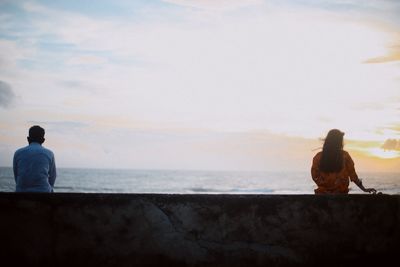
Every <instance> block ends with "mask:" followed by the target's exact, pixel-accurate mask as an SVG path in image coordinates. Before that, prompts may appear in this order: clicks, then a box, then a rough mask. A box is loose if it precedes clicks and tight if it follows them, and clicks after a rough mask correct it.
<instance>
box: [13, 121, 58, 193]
mask: <svg viewBox="0 0 400 267" xmlns="http://www.w3.org/2000/svg"><path fill="white" fill-rule="evenodd" d="M27 139H28V143H29V145H28V146H26V147H23V148H20V149H18V150H17V151H16V152H15V154H14V160H13V169H14V178H15V184H16V189H15V191H16V192H53V187H54V182H55V180H56V176H57V173H56V163H55V160H54V154H53V152H51V151H50V150H49V149H46V148H44V147H43V146H42V144H43V142H44V140H45V139H44V129H43V128H42V127H40V126H37V125H35V126H32V127H31V128H30V129H29V136H28V138H27Z"/></svg>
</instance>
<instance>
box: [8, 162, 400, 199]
mask: <svg viewBox="0 0 400 267" xmlns="http://www.w3.org/2000/svg"><path fill="white" fill-rule="evenodd" d="M359 176H360V178H362V180H363V184H364V186H365V187H373V188H375V189H377V190H378V191H380V192H382V193H384V194H400V173H386V172H385V173H359ZM315 188H316V187H315V184H314V182H313V181H312V179H311V177H310V173H308V172H256V171H188V170H126V169H75V168H58V169H57V179H56V183H55V187H54V191H55V192H74V193H162V194H314V189H315ZM13 191H15V181H14V176H13V171H12V168H10V167H0V192H13ZM362 193H363V192H362V191H361V190H360V189H359V188H358V187H357V186H356V185H355V184H353V183H351V184H350V194H362Z"/></svg>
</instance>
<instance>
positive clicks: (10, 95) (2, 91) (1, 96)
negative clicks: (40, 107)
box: [0, 81, 15, 108]
mask: <svg viewBox="0 0 400 267" xmlns="http://www.w3.org/2000/svg"><path fill="white" fill-rule="evenodd" d="M14 99H15V95H14V92H13V90H12V88H11V85H9V84H8V83H6V82H3V81H0V107H3V108H8V107H10V106H11V104H12V103H13V101H14Z"/></svg>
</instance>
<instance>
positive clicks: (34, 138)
mask: <svg viewBox="0 0 400 267" xmlns="http://www.w3.org/2000/svg"><path fill="white" fill-rule="evenodd" d="M28 141H29V143H32V142H35V143H39V144H42V143H43V142H44V129H43V128H42V127H40V126H38V125H34V126H32V127H31V128H30V129H29V136H28Z"/></svg>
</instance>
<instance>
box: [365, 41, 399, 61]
mask: <svg viewBox="0 0 400 267" xmlns="http://www.w3.org/2000/svg"><path fill="white" fill-rule="evenodd" d="M394 61H400V45H396V46H393V47H391V48H390V49H389V51H388V53H387V54H386V55H384V56H380V57H374V58H370V59H368V60H366V61H365V62H364V63H387V62H394Z"/></svg>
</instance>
